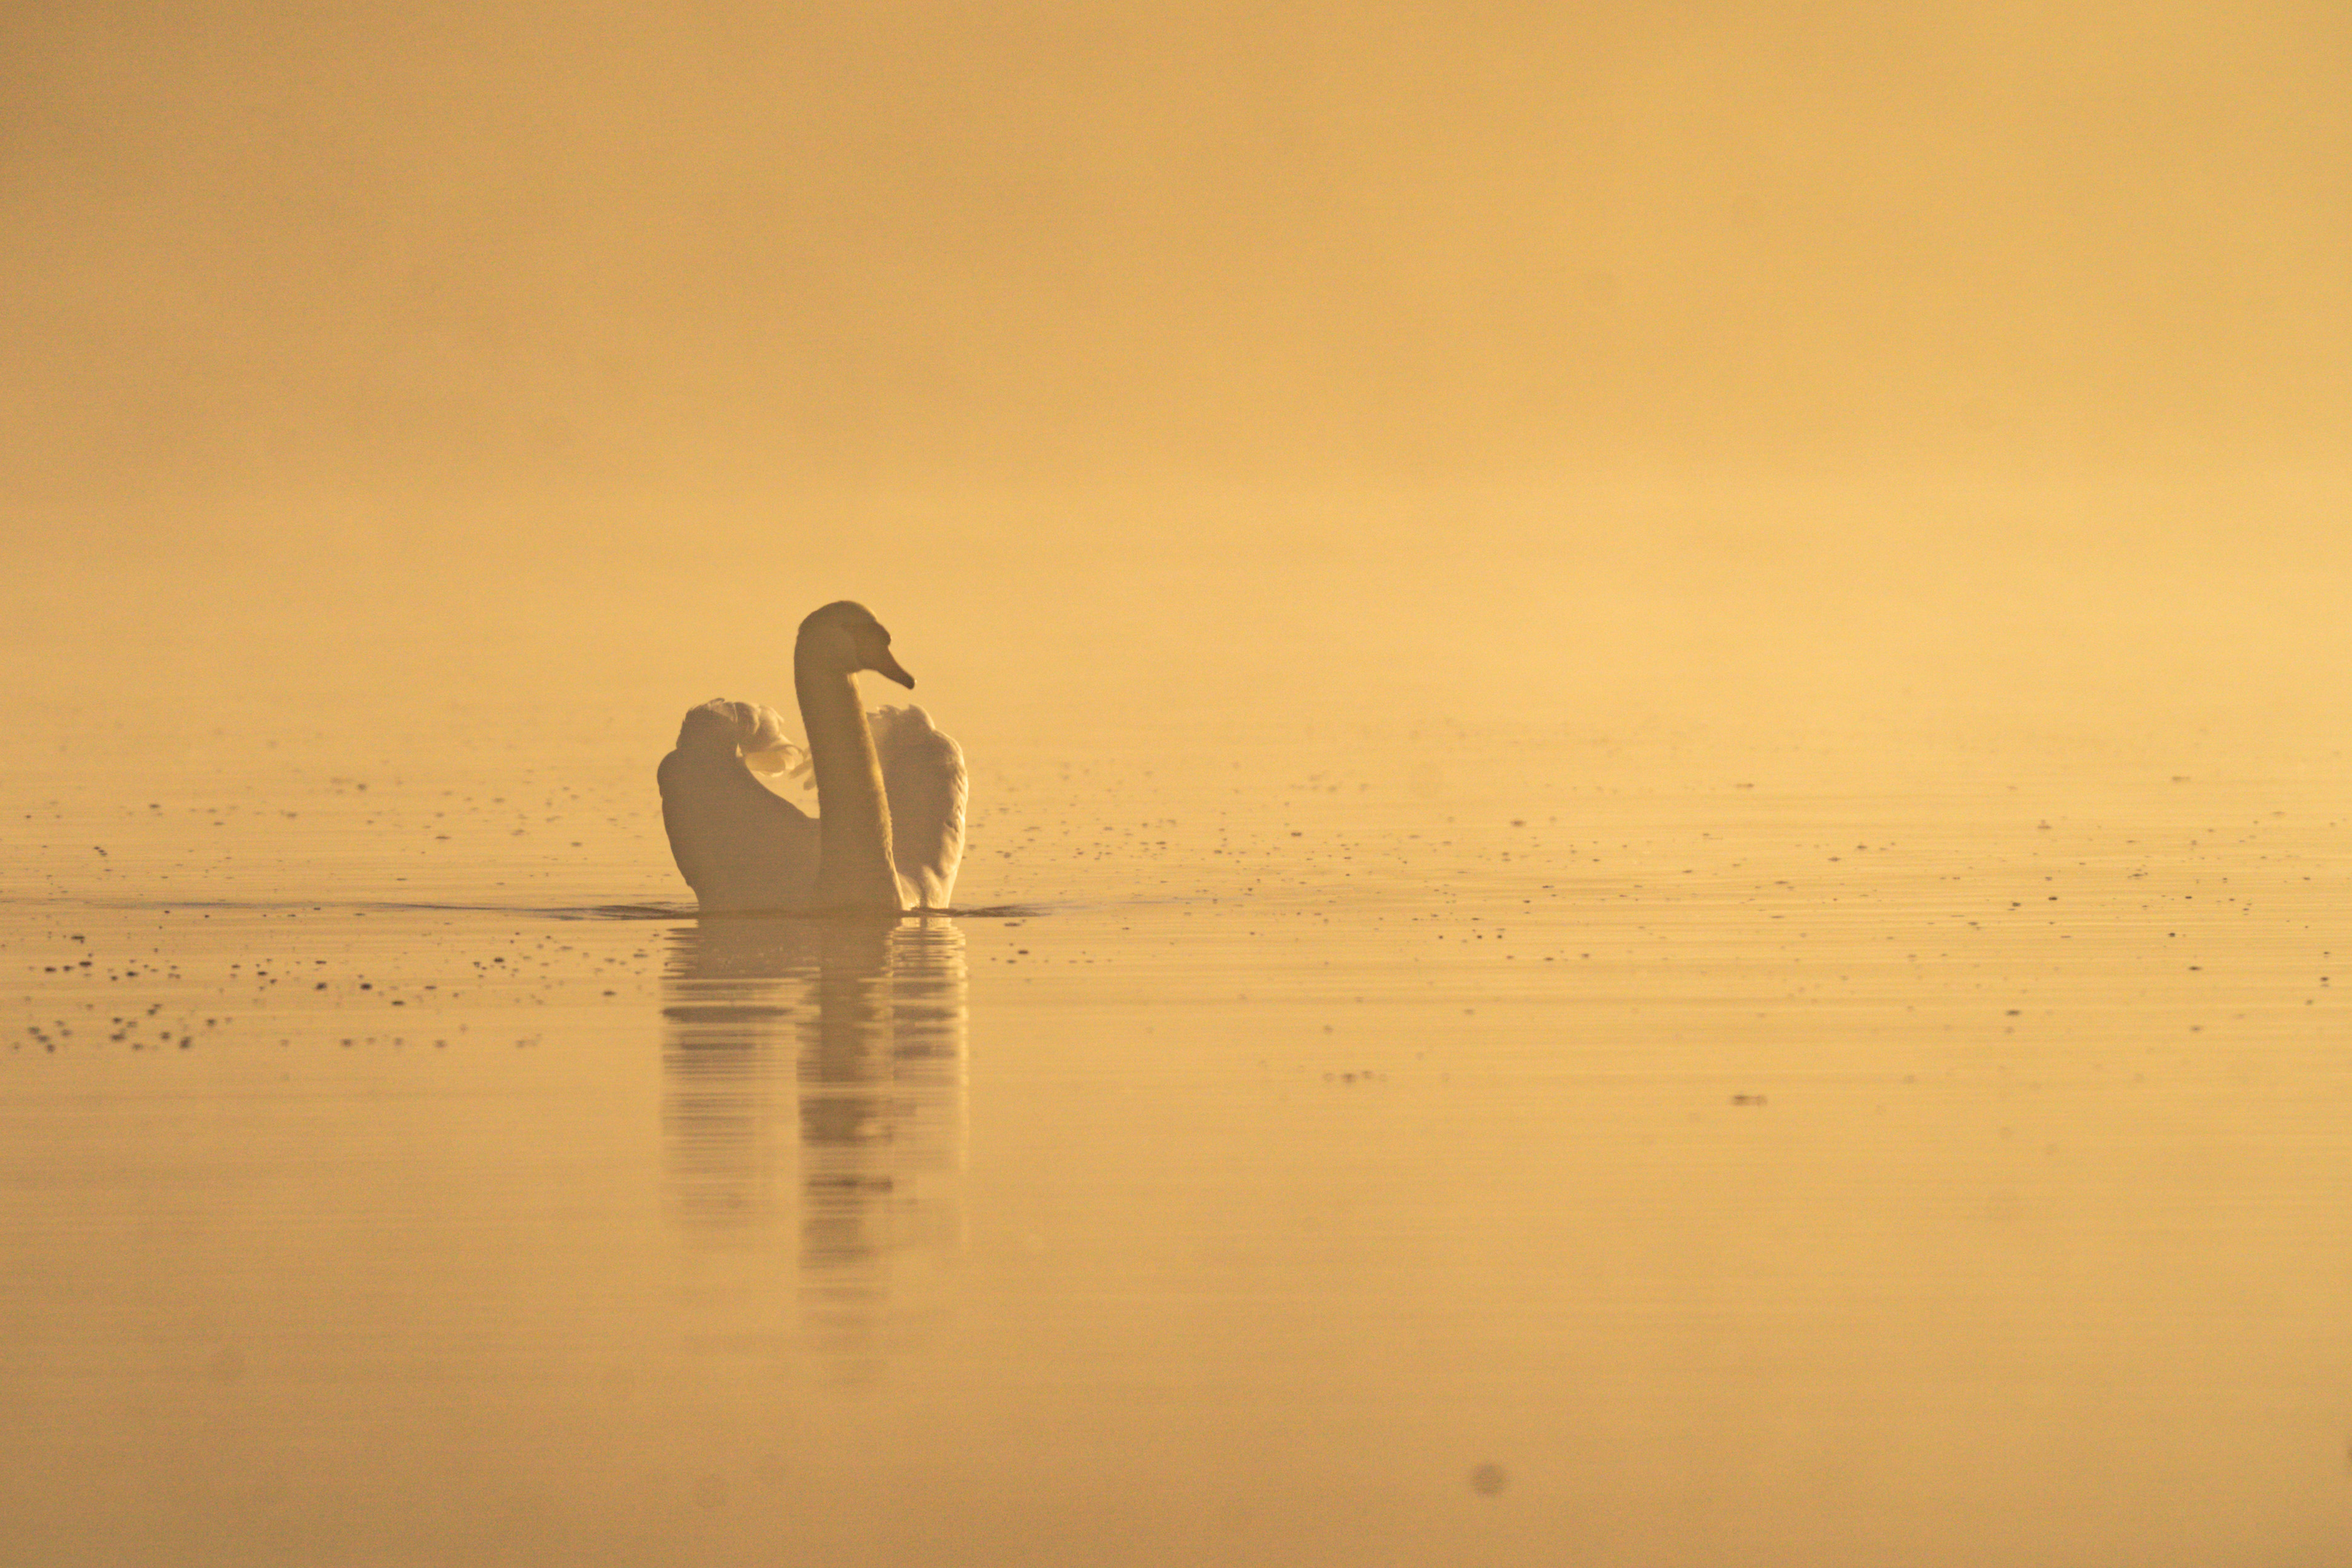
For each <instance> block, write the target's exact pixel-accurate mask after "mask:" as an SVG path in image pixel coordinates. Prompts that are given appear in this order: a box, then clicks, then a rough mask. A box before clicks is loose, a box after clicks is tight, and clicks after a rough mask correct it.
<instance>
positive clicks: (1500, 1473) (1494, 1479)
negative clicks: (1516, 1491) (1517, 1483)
mask: <svg viewBox="0 0 2352 1568" xmlns="http://www.w3.org/2000/svg"><path fill="white" fill-rule="evenodd" d="M1510 1484H1511V1477H1510V1472H1509V1471H1507V1470H1506V1469H1503V1467H1502V1466H1500V1465H1495V1464H1486V1465H1480V1466H1478V1467H1477V1468H1476V1469H1473V1470H1472V1471H1471V1472H1470V1490H1472V1491H1475V1492H1476V1493H1477V1494H1478V1495H1479V1496H1480V1497H1493V1496H1494V1495H1496V1493H1497V1492H1499V1491H1501V1490H1503V1489H1504V1488H1505V1487H1507V1486H1509V1485H1510Z"/></svg>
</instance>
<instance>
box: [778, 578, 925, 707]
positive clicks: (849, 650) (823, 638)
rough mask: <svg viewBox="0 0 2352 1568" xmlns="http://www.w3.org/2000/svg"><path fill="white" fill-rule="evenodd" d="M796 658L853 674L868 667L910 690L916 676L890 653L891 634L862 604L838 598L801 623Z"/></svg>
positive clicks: (812, 613)
mask: <svg viewBox="0 0 2352 1568" xmlns="http://www.w3.org/2000/svg"><path fill="white" fill-rule="evenodd" d="M795 653H796V657H797V658H799V659H814V660H817V661H820V662H821V663H822V664H824V665H826V666H828V667H830V668H833V669H837V670H844V671H847V672H848V673H850V674H856V672H858V671H859V670H871V671H873V672H874V673H875V674H877V675H881V676H884V677H886V678H887V679H889V680H893V681H896V682H898V684H899V685H902V686H905V687H907V688H908V689H909V690H912V689H913V687H914V685H915V677H914V676H912V675H910V674H908V673H907V672H906V670H905V668H904V667H903V666H902V665H900V664H899V663H898V660H896V659H894V658H892V657H891V656H890V633H889V632H888V630H887V628H885V627H884V626H883V624H882V622H879V621H877V620H875V619H874V612H872V611H870V610H868V609H866V606H864V605H863V604H856V603H853V602H851V601H848V600H846V599H843V600H837V601H835V602H833V603H831V604H828V605H826V606H825V607H824V609H822V610H818V611H814V612H811V613H810V615H809V618H808V619H807V620H805V621H803V622H801V632H800V641H799V643H797V644H796V645H795Z"/></svg>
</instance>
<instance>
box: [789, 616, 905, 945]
mask: <svg viewBox="0 0 2352 1568" xmlns="http://www.w3.org/2000/svg"><path fill="white" fill-rule="evenodd" d="M793 686H794V687H795V688H796V689H797V691H798V693H799V695H800V703H801V722H802V724H803V725H804V726H805V727H807V730H808V746H809V758H810V761H811V763H812V764H813V766H814V771H815V773H816V805H817V845H818V852H819V858H818V862H817V878H816V903H817V906H818V907H819V908H824V909H847V908H859V909H872V908H889V909H894V910H895V909H903V908H905V907H906V905H905V903H904V901H903V899H902V898H901V897H900V895H899V891H898V871H897V869H896V867H895V865H894V863H893V861H892V856H891V849H890V812H889V805H888V802H887V799H886V797H885V796H884V794H883V790H882V764H881V760H880V758H878V757H877V755H876V754H875V750H874V734H873V731H872V730H870V729H869V728H867V727H866V710H865V709H864V708H863V707H862V706H859V703H858V700H857V681H856V675H855V674H852V673H851V672H849V671H847V670H841V669H828V668H825V667H824V666H823V665H821V664H817V663H816V662H815V661H814V660H811V659H809V658H808V657H807V656H806V650H805V649H800V650H796V651H795V653H794V657H793Z"/></svg>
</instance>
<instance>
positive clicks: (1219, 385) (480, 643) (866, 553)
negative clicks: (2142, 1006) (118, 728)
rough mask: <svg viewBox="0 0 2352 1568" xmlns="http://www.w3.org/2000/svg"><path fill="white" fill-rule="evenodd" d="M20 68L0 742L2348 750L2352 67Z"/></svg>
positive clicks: (1867, 51)
mask: <svg viewBox="0 0 2352 1568" xmlns="http://www.w3.org/2000/svg"><path fill="white" fill-rule="evenodd" d="M0 27H5V35H0V42H5V47H0V72H5V75H0V214H5V219H0V221H5V226H6V233H7V235H8V243H7V244H6V245H5V246H0V289H5V298H6V299H7V302H8V303H7V308H6V311H5V318H0V332H5V344H4V345H0V367H5V369H0V448H5V462H0V506H5V527H6V532H7V541H8V543H7V553H8V559H9V560H10V562H11V570H10V571H9V573H8V576H9V577H10V579H11V580H12V581H11V585H10V586H9V587H8V588H7V589H6V590H5V597H0V609H5V612H7V627H8V630H7V632H6V633H5V636H6V639H7V642H6V643H5V646H6V647H7V648H8V650H9V653H10V654H11V657H12V660H13V661H14V662H16V664H18V665H19V666H20V668H22V669H23V670H24V671H25V673H26V678H25V680H24V682H23V684H22V689H20V691H19V693H18V694H17V696H16V702H17V703H18V704H19V705H20V706H21V705H24V704H36V705H37V704H41V703H45V702H46V703H49V704H51V705H53V707H54V706H55V705H88V704H91V703H100V704H108V705H123V704H128V703H131V702H133V701H135V700H136V698H135V696H134V694H137V693H143V692H146V691H151V690H160V689H163V687H165V686H168V685H170V684H171V683H172V682H173V681H175V680H176V681H179V682H182V683H184V685H185V686H186V688H187V691H188V692H201V693H203V694H204V695H205V700H206V701H227V700H229V698H230V696H231V695H233V694H234V693H235V692H236V690H237V689H240V688H242V687H247V686H251V685H253V684H254V683H256V682H258V681H262V680H264V678H265V677H266V678H267V681H268V682H271V683H277V684H278V685H284V684H285V683H288V682H293V683H297V684H299V683H300V682H304V681H309V682H312V683H316V684H318V685H334V684H336V683H341V682H353V681H357V682H359V683H361V684H362V685H369V684H370V683H373V685H375V686H380V687H383V688H385V689H387V690H389V689H393V688H397V689H399V690H401V691H404V692H407V693H409V694H411V695H414V694H416V693H420V692H425V691H430V690H438V689H443V688H446V687H447V686H448V685H450V684H451V683H470V684H471V685H473V686H474V687H475V688H477V689H478V688H480V687H481V686H482V685H486V684H487V685H495V684H496V683H497V682H499V681H502V680H510V679H519V678H521V677H522V676H523V675H524V674H526V673H529V672H536V673H537V675H538V676H539V677H544V676H548V675H551V674H561V675H562V679H563V680H564V681H566V682H571V683H574V684H575V695H576V696H577V697H578V698H579V699H580V700H594V694H595V692H596V691H598V690H603V691H607V692H610V691H616V690H617V689H618V685H616V683H618V684H625V683H630V682H634V683H635V685H632V686H631V687H630V691H631V693H632V696H631V699H630V700H633V701H634V700H638V697H639V696H640V695H641V696H642V700H643V701H644V702H645V704H646V711H647V712H649V713H651V712H655V711H656V710H669V711H668V715H667V716H663V717H662V718H661V719H660V720H659V722H658V723H657V724H656V726H655V727H656V728H657V729H666V727H667V725H669V724H670V723H673V722H674V707H673V706H672V705H673V700H674V699H682V700H678V701H677V703H676V706H683V702H685V701H695V700H699V699H701V698H702V697H705V696H709V695H714V694H718V693H722V692H723V693H726V694H728V695H742V696H749V697H760V698H763V699H766V700H774V699H775V698H776V697H777V696H779V695H782V692H783V690H784V689H785V688H784V681H783V672H784V669H785V664H784V650H785V648H786V647H787V646H788V640H789V636H790V632H791V629H792V627H793V624H794V623H796V622H797V621H798V619H799V617H800V615H801V614H802V613H803V612H805V611H806V610H807V609H809V608H812V607H814V605H815V604H817V603H820V602H823V601H825V600H827V599H830V598H834V597H840V596H845V595H847V596H855V597H858V598H861V599H864V600H866V601H867V602H869V603H871V604H872V605H873V606H874V607H875V608H876V609H877V612H880V613H881V614H882V616H883V618H884V619H885V621H886V622H889V623H890V624H892V625H893V626H894V628H895V629H896V630H897V632H898V637H899V647H900V649H901V651H902V652H903V653H904V654H905V656H906V659H907V662H908V664H909V666H910V667H911V668H914V669H915V670H916V672H917V674H918V675H919V676H921V675H923V674H926V673H927V672H933V673H936V674H938V675H939V676H940V677H942V678H941V680H940V681H939V682H936V683H934V684H933V685H932V686H931V687H929V688H927V692H926V695H930V694H931V693H932V692H933V691H936V690H938V689H940V688H941V687H945V688H946V689H947V690H949V691H950V692H952V694H953V695H954V700H955V704H956V706H957V708H958V710H959V711H978V712H982V713H983V714H985V713H988V712H991V711H992V705H994V706H995V708H1001V709H1002V710H1003V714H1004V715H1006V716H1009V715H1010V713H1011V712H1012V705H1013V697H1012V695H1009V694H1010V693H1011V692H1013V690H1014V689H1015V688H1020V689H1024V690H1027V691H1030V692H1038V691H1043V692H1045V693H1047V694H1049V695H1058V697H1059V698H1061V699H1066V700H1067V701H1070V702H1080V701H1083V702H1085V703H1087V704H1089V705H1092V706H1094V708H1095V709H1096V710H1097V711H1098V712H1099V711H1103V710H1105V709H1108V708H1114V707H1117V706H1119V705H1121V704H1122V703H1126V702H1130V701H1131V702H1132V703H1133V704H1134V705H1135V706H1137V707H1138V708H1139V709H1144V710H1148V711H1151V712H1156V713H1160V714H1163V715H1166V714H1172V713H1173V712H1174V711H1175V710H1178V709H1181V708H1182V707H1184V706H1186V705H1187V704H1188V703H1194V702H1197V701H1199V700H1201V699H1200V694H1201V691H1202V682H1201V680H1200V679H1199V678H1198V677H1199V675H1200V674H1201V673H1202V672H1203V671H1209V672H1213V674H1214V676H1215V679H1214V681H1213V682H1212V683H1210V684H1212V685H1218V686H1220V687H1221V688H1225V689H1230V688H1232V687H1234V686H1237V685H1242V684H1244V682H1246V683H1248V684H1250V685H1252V686H1253V688H1254V689H1256V690H1258V691H1260V692H1261V693H1265V694H1271V695H1273V696H1274V697H1276V698H1278V699H1280V700H1282V701H1286V702H1307V701H1314V700H1318V697H1319V695H1323V694H1337V695H1339V696H1340V697H1344V699H1345V700H1346V702H1347V703H1349V704H1351V705H1355V706H1365V705H1377V704H1380V703H1382V702H1384V701H1388V700H1393V701H1395V702H1396V703H1398V704H1401V705H1402V706H1406V707H1410V708H1412V709H1413V710H1414V711H1423V710H1426V711H1431V712H1436V711H1450V710H1451V709H1452V708H1454V707H1455V706H1462V705H1464V704H1472V705H1473V706H1475V703H1473V698H1472V697H1471V695H1469V694H1471V693H1472V691H1473V690H1474V689H1475V690H1478V691H1485V692H1488V693H1489V694H1491V695H1490V696H1489V697H1488V698H1486V699H1479V700H1486V701H1488V702H1489V703H1490V705H1491V706H1494V707H1496V709H1497V710H1498V711H1499V710H1502V709H1506V708H1517V707H1518V706H1523V705H1526V704H1529V703H1532V705H1533V706H1534V707H1535V708H1536V709H1538V710H1539V711H1544V712H1559V713H1572V712H1592V713H1601V714H1605V713H1610V712H1615V713H1619V714H1621V715H1624V716H1640V715H1648V714H1654V713H1657V712H1659V711H1662V710H1666V709H1673V708H1675V706H1677V705H1678V704H1679V705H1681V706H1683V707H1685V708H1689V709H1691V710H1692V711H1697V710H1698V709H1701V708H1705V709H1708V710H1710V711H1716V712H1719V713H1723V714H1728V713H1732V712H1735V711H1736V712H1738V713H1741V714H1757V713H1769V714H1771V715H1776V716H1783V717H1785V716H1788V715H1790V714H1792V713H1822V712H1842V713H1850V714H1862V713H1867V714H1872V715H1876V716H1886V715H1889V714H1893V713H1895V712H1932V711H1934V710H1936V709H1937V705H1938V704H1939V702H1945V701H1953V702H1957V701H1960V700H1961V695H1960V694H1962V693H1963V692H1964V689H1965V695H1966V700H1967V702H1969V703H1973V704H1975V705H1977V706H1980V707H1984V708H1987V709H2016V708H2018V707H2020V706H2023V707H2025V708H2032V706H2034V705H2035V704H2036V703H2037V702H2043V703H2045V704H2046V706H2051V707H2052V708H2053V710H2054V709H2063V708H2067V707H2070V706H2073V707H2080V706H2083V705H2084V702H2085V701H2100V700H2105V698H2106V697H2108V696H2112V697H2115V698H2116V699H2117V700H2120V699H2121V698H2122V697H2123V696H2125V695H2129V694H2135V693H2137V694H2140V695H2143V696H2144V695H2147V694H2148V693H2151V692H2159V691H2160V692H2164V693H2169V694H2173V695H2175V696H2177V697H2178V699H2179V703H2180V704H2181V705H2183V706H2184V708H2185V710H2195V709H2197V708H2198V707H2199V706H2200V705H2201V706H2205V707H2211V706H2215V705H2217V704H2219V705H2226V704H2228V703H2231V702H2232V701H2235V700H2238V699H2239V698H2240V697H2242V695H2243V694H2244V693H2245V692H2246V691H2247V690H2248V688H2249V687H2250V685H2251V686H2252V687H2257V688H2258V687H2260V686H2262V685H2264V684H2266V683H2275V682H2277V681H2278V680H2280V679H2282V678H2284V676H2286V675H2287V674H2289V673H2292V674H2293V675H2294V678H2295V679H2296V680H2298V681H2300V682H2302V683H2304V685H2303V686H2302V687H2301V688H2299V691H2298V693H2297V694H2296V695H2295V698H2294V700H2295V701H2296V702H2298V703H2300V704H2301V705H2303V706H2304V707H2305V708H2306V709H2309V708H2313V707H2315V706H2316V707H2319V708H2324V709H2326V712H2328V713H2329V714H2331V715H2337V716H2352V683H2347V682H2346V681H2345V680H2344V678H2343V677H2342V676H2341V675H2339V674H2335V673H2334V670H2333V654H2332V647H2333V643H2332V629H2333V624H2334V621H2333V616H2332V613H2331V612H2329V611H2328V610H2327V608H2326V606H2327V605H2328V604H2330V603H2331V602H2333V601H2335V599H2336V596H2337V595H2339V594H2340V592H2341V591H2342V589H2343V587H2344V584H2345V581H2346V579H2347V570H2346V569H2347V559H2346V549H2345V543H2346V541H2345V538H2344V535H2345V529H2344V528H2343V526H2342V524H2343V517H2344V515H2345V511H2344V508H2345V503H2346V502H2347V499H2352V482H2347V463H2346V450H2347V449H2346V446H2345V438H2346V436H2347V429H2348V428H2352V421H2347V413H2352V151H2347V146H2348V145H2352V108H2347V105H2352V93H2347V90H2346V89H2347V84H2352V13H2347V12H2346V11H2345V10H2344V8H2343V7H2341V6H2339V5H2319V4H2308V5H2273V6H2267V7H2257V8H2252V9H2248V8H2243V7H2229V6H2220V5H2164V4H2158V5H2148V4H2133V5H2122V4H2115V5H2105V4H2066V5H2057V6H2051V5H2023V4H2013V5H2012V4H1990V5H1969V6H1963V7H1951V6H1943V5H1910V4H1901V5H1878V4H1874V5H1861V4H1854V5H1840V4H1810V5H1802V4H1800V5H1767V6H1734V5H1685V6H1679V7H1672V8H1662V7H1656V6H1651V5H1619V4H1610V5H1559V4H1544V5H1490V6H1481V7H1469V8H1463V7H1454V6H1436V5H1404V4H1395V3H1372V4H1361V3H1350V4H1348V5H1307V4H1271V5H1268V4H1249V5H1185V6H1160V5H1131V4H1125V3H1122V4H1117V5H1112V4H1093V3H1080V4H1066V5H1045V4H1023V3H1020V0H1010V3H1008V0H990V3H989V4H985V5H980V4H970V5H966V4H955V3H937V0H935V3H932V4H924V5H901V4H888V3H884V4H858V5H835V4H820V5H793V6H785V5H660V6H656V5H642V4H627V3H622V4H604V5H576V4H566V5H552V4H547V5H535V4H488V5H484V4H468V5H436V4H430V3H428V4H424V5H408V6H402V7H398V8H386V7H383V6H373V5H353V4H349V3H341V4H336V3H329V4H320V5H308V6H303V7H288V6H282V5H230V4H215V5H169V4H166V5H129V4H120V5H113V4H95V3H92V4H70V5H43V6H28V5H17V6H14V7H10V8H9V9H8V11H7V12H6V15H5V21H0ZM2053 681H2054V682H2055V683H2056V686H2057V688H2059V689H2058V690H2057V691H2056V695H2050V688H2051V685H2052V683H2053ZM673 687H674V688H675V689H673ZM533 689H534V690H544V689H551V687H550V686H549V685H545V684H542V685H534V687H533ZM1507 689H1509V690H1510V691H1511V692H1513V693H1515V694H1516V695H1504V694H1505V692H1506V690H1507ZM1693 693H1699V694H1703V695H1700V696H1693V695H1691V694H1693ZM1391 694H1392V698H1391ZM1938 694H1942V695H1940V696H1939V695H1938ZM2037 694H2041V695H2037ZM185 695H186V693H183V695H182V697H181V698H180V699H175V700H184V699H185ZM567 700H569V699H567ZM939 700H941V701H945V700H947V699H946V698H944V697H942V698H940V699H939ZM149 722H151V723H153V722H160V721H157V720H150V721H149ZM1008 722H1009V717H1008ZM2139 722H2141V719H2140V717H2139V716H2133V717H2132V718H2131V719H2129V720H2128V723H2129V724H2131V725H2137V724H2138V723H2139ZM666 739H667V736H666V734H665V735H659V736H656V737H655V739H654V741H653V742H652V743H651V744H656V745H657V744H660V743H662V742H665V741H666ZM967 739H969V736H967Z"/></svg>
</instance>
